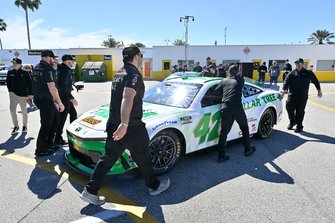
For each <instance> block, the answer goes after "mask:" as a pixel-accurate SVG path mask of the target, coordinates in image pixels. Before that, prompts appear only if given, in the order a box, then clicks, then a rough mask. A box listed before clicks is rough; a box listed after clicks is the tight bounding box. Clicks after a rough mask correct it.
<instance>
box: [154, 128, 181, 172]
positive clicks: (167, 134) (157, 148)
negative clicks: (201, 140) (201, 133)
mask: <svg viewBox="0 0 335 223" xmlns="http://www.w3.org/2000/svg"><path fill="white" fill-rule="evenodd" d="M149 151H150V156H151V161H152V166H153V168H154V172H155V174H157V175H162V174H165V173H167V172H169V171H170V170H171V169H172V168H173V167H174V165H176V163H177V161H178V160H179V157H180V156H181V154H182V146H181V141H180V138H179V137H178V136H177V134H176V133H175V132H174V131H172V130H163V131H161V132H159V133H158V134H157V135H155V137H154V138H153V139H152V140H151V141H150V144H149Z"/></svg>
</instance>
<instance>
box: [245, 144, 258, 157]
mask: <svg viewBox="0 0 335 223" xmlns="http://www.w3.org/2000/svg"><path fill="white" fill-rule="evenodd" d="M255 151H256V147H254V146H251V148H250V149H248V150H245V151H244V155H245V156H250V155H251V154H253V153H254V152H255Z"/></svg>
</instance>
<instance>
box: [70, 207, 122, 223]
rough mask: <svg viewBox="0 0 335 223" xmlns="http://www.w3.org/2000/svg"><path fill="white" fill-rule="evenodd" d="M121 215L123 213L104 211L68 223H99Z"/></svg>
mask: <svg viewBox="0 0 335 223" xmlns="http://www.w3.org/2000/svg"><path fill="white" fill-rule="evenodd" d="M123 214H124V212H123V211H116V210H105V211H102V212H99V213H97V214H95V215H92V216H87V217H84V218H81V219H78V220H75V221H71V222H70V223H99V222H103V221H105V220H108V219H111V218H116V217H119V216H121V215H123Z"/></svg>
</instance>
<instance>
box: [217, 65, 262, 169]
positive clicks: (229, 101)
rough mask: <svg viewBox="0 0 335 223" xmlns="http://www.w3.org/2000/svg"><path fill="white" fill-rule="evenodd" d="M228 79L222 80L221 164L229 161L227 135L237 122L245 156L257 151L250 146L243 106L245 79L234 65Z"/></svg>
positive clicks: (219, 157)
mask: <svg viewBox="0 0 335 223" xmlns="http://www.w3.org/2000/svg"><path fill="white" fill-rule="evenodd" d="M228 75H229V77H228V78H225V79H224V80H222V83H221V84H222V88H223V96H222V103H223V104H222V116H221V118H222V121H221V134H220V139H219V144H218V149H219V153H218V159H217V162H218V163H221V162H224V161H225V160H229V156H227V155H225V149H226V143H227V135H228V133H229V132H230V130H231V127H232V126H233V123H234V121H235V120H236V122H237V124H238V125H239V127H240V129H241V131H242V134H243V138H242V139H243V146H244V155H245V156H249V155H251V154H252V153H253V152H255V151H256V148H255V147H254V146H251V145H250V135H249V126H248V121H247V117H246V115H245V112H244V109H243V106H242V89H243V85H244V78H243V77H242V74H240V73H239V69H238V67H237V66H236V65H232V66H230V67H229V70H228Z"/></svg>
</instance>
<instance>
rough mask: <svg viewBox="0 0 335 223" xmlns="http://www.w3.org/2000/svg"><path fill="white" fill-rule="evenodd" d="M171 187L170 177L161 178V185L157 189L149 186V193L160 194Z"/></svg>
mask: <svg viewBox="0 0 335 223" xmlns="http://www.w3.org/2000/svg"><path fill="white" fill-rule="evenodd" d="M169 187H170V179H169V178H168V177H166V178H163V179H161V182H160V184H159V187H158V188H157V189H156V190H154V189H151V188H149V194H150V195H152V196H155V195H158V194H160V193H162V192H163V191H166V190H167V189H168V188H169Z"/></svg>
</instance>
